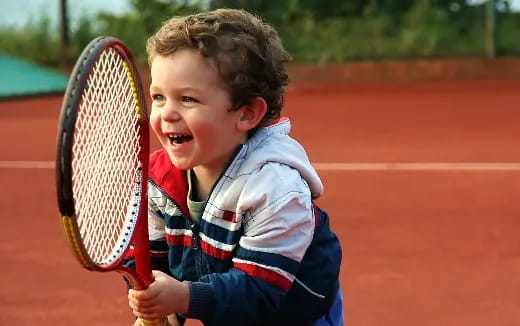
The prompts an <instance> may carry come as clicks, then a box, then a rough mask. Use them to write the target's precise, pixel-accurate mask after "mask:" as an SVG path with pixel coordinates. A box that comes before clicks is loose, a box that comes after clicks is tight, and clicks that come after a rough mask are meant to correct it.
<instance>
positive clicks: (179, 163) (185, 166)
mask: <svg viewBox="0 0 520 326" xmlns="http://www.w3.org/2000/svg"><path fill="white" fill-rule="evenodd" d="M166 152H167V153H168V157H169V158H170V162H172V164H173V166H175V167H176V168H177V169H180V170H190V169H193V164H191V162H189V161H187V160H184V159H180V158H179V157H177V156H176V155H175V154H174V153H171V152H170V151H169V150H166Z"/></svg>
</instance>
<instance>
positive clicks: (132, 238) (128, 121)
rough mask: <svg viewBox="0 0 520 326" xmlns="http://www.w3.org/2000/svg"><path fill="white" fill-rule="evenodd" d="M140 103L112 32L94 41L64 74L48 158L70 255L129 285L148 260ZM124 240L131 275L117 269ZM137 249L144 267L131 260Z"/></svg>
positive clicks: (141, 279) (138, 279)
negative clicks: (52, 151) (118, 275)
mask: <svg viewBox="0 0 520 326" xmlns="http://www.w3.org/2000/svg"><path fill="white" fill-rule="evenodd" d="M145 105H146V102H145V98H144V93H143V88H142V85H141V80H140V77H139V73H138V70H137V68H136V65H135V63H134V60H133V57H132V54H131V52H130V50H129V49H128V48H127V47H126V46H125V45H124V44H123V42H121V41H120V40H118V39H116V38H113V37H106V36H102V37H98V38H96V39H94V40H93V41H91V42H90V43H89V44H88V45H87V46H86V47H85V49H84V50H83V52H82V54H81V55H80V57H79V58H78V60H77V62H76V65H75V66H74V69H73V71H72V74H71V76H70V79H69V83H68V86H67V90H66V92H65V96H64V99H63V104H62V108H61V114H60V120H59V126H58V136H57V155H56V187H57V197H58V207H59V210H60V213H61V215H62V218H61V221H62V225H63V228H64V231H65V236H66V240H67V242H68V244H69V246H70V247H71V249H72V251H73V254H74V256H75V257H76V258H77V260H78V261H79V262H80V264H81V265H82V266H83V267H85V268H87V269H89V270H96V271H110V270H117V271H119V272H122V273H123V274H125V276H126V277H127V278H128V279H129V281H130V283H131V284H132V285H133V287H136V288H144V287H146V286H147V284H149V282H150V281H151V268H150V267H149V265H147V263H146V261H149V260H150V259H149V257H147V256H146V255H147V254H148V230H147V196H146V191H147V187H146V186H147V179H148V175H147V171H148V156H149V130H148V114H147V112H146V106H145ZM132 243H133V244H134V246H135V247H136V248H135V251H136V265H138V268H139V266H141V267H142V268H140V269H138V272H137V273H135V272H134V271H133V270H131V269H129V268H125V267H124V266H122V261H123V259H124V258H125V253H126V252H127V251H128V249H129V248H130V244H132ZM138 249H139V250H138ZM137 252H139V255H140V256H139V260H140V261H143V263H144V265H143V264H140V263H139V262H138V261H137V258H138V257H137V256H138V254H137ZM143 255H144V256H143Z"/></svg>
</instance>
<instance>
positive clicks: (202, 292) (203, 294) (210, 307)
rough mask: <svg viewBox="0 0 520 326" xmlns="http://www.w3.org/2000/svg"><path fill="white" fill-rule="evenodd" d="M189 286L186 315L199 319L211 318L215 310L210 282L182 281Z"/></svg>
mask: <svg viewBox="0 0 520 326" xmlns="http://www.w3.org/2000/svg"><path fill="white" fill-rule="evenodd" d="M184 283H186V284H187V285H188V288H189V300H188V301H189V306H188V309H187V310H188V311H187V313H186V314H185V315H186V317H190V318H195V319H199V320H207V319H209V318H211V316H212V315H213V313H214V310H215V299H214V297H213V289H212V287H211V285H210V284H208V283H203V282H184Z"/></svg>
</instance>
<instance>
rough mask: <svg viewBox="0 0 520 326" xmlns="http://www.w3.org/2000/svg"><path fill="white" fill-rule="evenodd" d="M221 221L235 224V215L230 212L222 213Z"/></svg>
mask: <svg viewBox="0 0 520 326" xmlns="http://www.w3.org/2000/svg"><path fill="white" fill-rule="evenodd" d="M222 219H223V220H226V221H229V222H233V223H236V222H237V214H236V213H235V212H231V211H224V213H223V214H222Z"/></svg>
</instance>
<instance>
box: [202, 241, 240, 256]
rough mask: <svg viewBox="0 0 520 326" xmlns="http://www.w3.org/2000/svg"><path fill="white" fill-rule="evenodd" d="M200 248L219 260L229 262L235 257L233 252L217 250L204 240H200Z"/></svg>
mask: <svg viewBox="0 0 520 326" xmlns="http://www.w3.org/2000/svg"><path fill="white" fill-rule="evenodd" d="M200 247H201V248H202V251H204V252H205V253H206V254H208V255H210V256H213V257H215V258H218V259H222V260H227V259H231V258H232V257H233V252H231V251H226V250H222V249H219V248H216V247H214V246H212V245H211V244H209V243H207V242H205V241H203V240H200Z"/></svg>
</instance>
